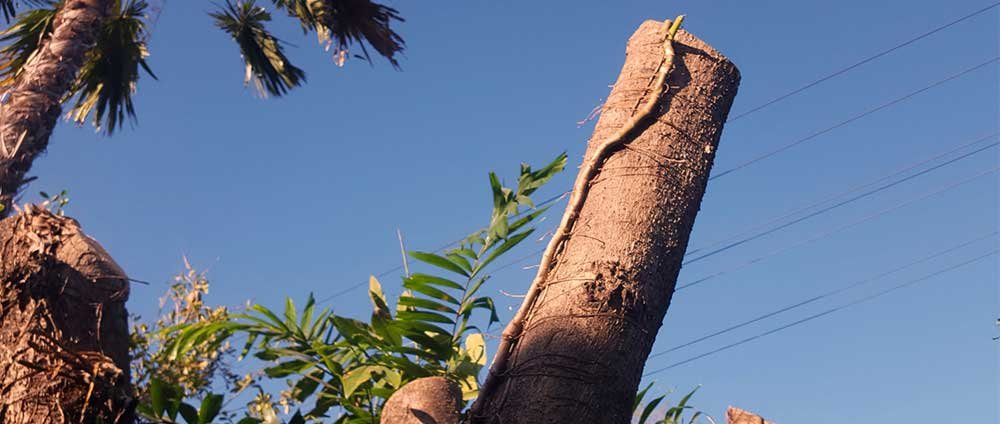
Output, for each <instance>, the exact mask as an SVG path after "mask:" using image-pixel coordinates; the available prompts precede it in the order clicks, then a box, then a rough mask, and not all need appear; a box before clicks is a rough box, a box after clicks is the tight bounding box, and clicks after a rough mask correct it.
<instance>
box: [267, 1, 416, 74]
mask: <svg viewBox="0 0 1000 424" xmlns="http://www.w3.org/2000/svg"><path fill="white" fill-rule="evenodd" d="M272 1H273V2H274V4H275V6H277V7H278V8H281V9H284V10H286V11H287V12H288V13H289V14H290V15H292V16H294V17H296V18H298V19H299V22H300V23H301V24H302V27H303V28H304V29H306V30H311V31H316V35H317V36H318V37H319V41H320V43H323V44H325V45H326V47H327V49H330V48H332V49H333V53H334V58H335V60H336V61H337V64H338V65H341V64H343V62H344V60H345V59H346V58H347V55H348V52H349V48H350V47H351V45H352V44H355V43H356V44H357V45H358V47H360V48H361V54H360V55H356V56H358V57H360V58H362V59H364V60H367V61H368V63H371V56H370V55H369V54H368V49H367V48H366V47H365V44H368V45H370V46H371V47H372V48H374V49H375V51H376V52H378V54H380V55H381V56H382V57H385V58H386V59H387V60H389V63H391V64H392V66H393V67H396V68H398V67H399V61H398V60H396V54H397V53H400V52H402V51H403V48H404V45H405V43H404V42H403V38H402V37H401V36H400V35H399V34H398V33H396V32H395V31H393V30H392V28H391V25H392V23H393V21H396V22H403V21H404V19H403V18H402V17H401V16H400V15H399V12H398V11H397V10H396V9H393V8H391V7H388V6H384V5H381V4H378V3H375V2H373V1H370V0H272Z"/></svg>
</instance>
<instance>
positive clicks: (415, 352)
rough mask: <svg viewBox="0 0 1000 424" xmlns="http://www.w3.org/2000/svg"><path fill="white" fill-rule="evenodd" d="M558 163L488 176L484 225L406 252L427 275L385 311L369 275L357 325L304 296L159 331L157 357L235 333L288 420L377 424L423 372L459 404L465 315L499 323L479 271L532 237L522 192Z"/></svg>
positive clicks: (468, 354)
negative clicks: (260, 366)
mask: <svg viewBox="0 0 1000 424" xmlns="http://www.w3.org/2000/svg"><path fill="white" fill-rule="evenodd" d="M565 163H566V156H565V155H560V156H559V157H558V158H556V160H554V161H553V162H552V163H550V164H549V165H548V166H546V167H544V168H542V169H541V170H538V171H532V170H531V168H530V167H528V166H526V165H525V166H522V168H521V175H520V178H519V179H518V185H517V187H516V188H507V187H503V186H502V185H501V184H500V183H499V179H498V178H497V177H496V175H495V174H490V183H491V187H492V191H493V211H492V214H491V219H490V224H489V226H488V227H486V228H484V229H481V230H479V231H476V232H474V233H473V234H472V235H470V236H469V237H468V238H466V239H465V240H464V241H463V242H462V243H460V245H459V246H458V247H455V248H452V249H450V250H447V251H446V252H444V253H443V254H435V253H429V252H412V253H411V254H410V256H412V257H413V258H414V259H416V260H417V261H419V262H421V263H423V265H424V266H425V267H427V268H428V269H431V270H434V272H429V273H414V274H411V275H408V276H406V277H405V278H404V279H403V287H404V292H403V293H402V295H400V296H399V298H398V299H397V301H396V305H395V307H390V306H389V305H390V302H389V300H388V299H387V297H386V296H385V294H384V291H383V290H382V286H381V284H380V283H379V282H378V280H376V279H375V278H374V277H373V278H371V279H370V281H369V290H368V296H369V299H370V300H371V303H372V313H371V316H370V318H369V319H368V320H367V321H362V320H357V319H352V318H349V317H344V316H340V315H337V314H335V313H333V312H331V311H330V310H329V309H328V308H324V309H322V310H320V309H319V308H318V305H317V304H316V302H315V301H314V300H313V298H312V296H310V297H309V298H308V299H307V300H306V302H305V304H304V305H303V306H302V307H301V308H299V307H297V306H296V305H295V303H294V302H293V301H292V300H291V299H289V300H287V301H286V303H285V306H284V309H283V310H282V311H281V312H280V313H279V312H275V311H272V310H271V309H268V308H266V307H264V306H261V305H253V306H251V307H250V308H249V311H248V312H247V313H244V314H238V315H232V316H230V317H229V319H225V320H219V321H207V322H200V323H186V324H180V325H176V326H173V327H170V328H167V329H166V330H164V332H163V333H164V337H168V338H169V339H170V340H171V342H170V343H169V346H168V348H167V349H166V350H165V352H166V355H167V359H169V360H179V359H181V358H183V357H184V356H186V355H187V354H188V352H189V351H190V350H191V349H194V348H195V347H197V346H206V345H219V344H221V343H225V342H227V341H228V340H230V339H232V338H233V337H236V336H242V337H245V338H246V339H245V341H244V343H243V349H242V352H241V357H242V356H245V355H251V354H252V355H253V356H254V357H255V358H257V359H258V360H262V361H266V362H267V363H268V364H269V365H268V366H267V367H266V368H264V370H263V372H264V374H265V375H266V376H267V377H269V378H273V379H285V380H286V381H287V383H288V387H289V389H288V390H286V391H285V392H284V393H282V396H281V400H280V401H279V404H281V405H282V406H285V407H295V408H296V409H297V412H296V415H295V416H293V421H294V420H295V417H301V419H302V420H311V421H315V420H319V419H323V418H327V417H331V418H332V417H333V416H335V418H333V422H336V423H354V422H377V421H378V417H379V414H380V411H381V409H382V406H383V405H384V403H385V401H386V400H387V399H388V398H389V396H391V395H392V393H394V392H395V391H396V390H397V389H399V388H400V387H402V386H403V385H405V384H406V383H408V382H410V381H412V380H414V379H417V378H421V377H428V376H445V377H447V378H451V379H453V380H454V381H456V382H458V383H459V384H460V385H461V387H462V389H463V395H464V398H465V399H466V400H469V399H472V398H474V397H475V396H476V394H477V392H478V389H479V381H478V375H479V372H480V370H481V369H482V368H483V367H484V366H485V364H486V359H487V358H486V349H485V337H484V335H483V332H484V329H483V328H480V327H479V326H477V325H475V324H474V323H476V322H478V321H476V320H474V318H476V317H478V316H482V318H481V320H483V321H485V325H486V328H489V326H490V325H492V324H493V323H496V322H497V321H498V319H499V318H498V317H497V312H496V307H495V305H494V303H493V300H492V299H491V298H490V297H489V296H483V295H481V294H480V290H481V289H482V287H483V285H484V284H485V283H486V281H487V280H488V279H489V275H487V274H486V273H485V269H486V267H487V266H488V265H490V264H491V263H493V262H494V261H495V260H496V259H497V258H499V257H500V256H501V255H503V254H504V253H506V252H508V251H510V249H512V248H513V247H515V246H516V245H518V244H519V243H520V242H521V241H523V240H524V239H525V238H527V237H528V235H530V234H531V233H532V231H533V229H532V228H529V224H531V223H532V222H533V221H534V220H535V219H536V218H538V217H539V216H540V215H541V213H542V212H543V211H542V210H531V209H532V208H533V204H532V203H531V200H530V195H531V194H532V193H533V192H534V191H535V190H537V189H538V188H539V187H540V186H542V185H543V184H544V183H545V182H547V181H548V180H549V179H551V178H552V176H553V175H555V174H556V173H558V172H559V171H561V170H562V169H563V168H564V167H565ZM477 311H478V312H479V313H480V314H477ZM267 401H268V402H270V400H269V399H267ZM255 410H256V411H258V412H253V411H255ZM268 411H273V405H260V406H259V407H257V408H256V409H255V408H251V416H253V417H254V418H256V419H261V420H263V419H265V418H268V417H266V416H265V415H266V413H268ZM272 413H273V412H272Z"/></svg>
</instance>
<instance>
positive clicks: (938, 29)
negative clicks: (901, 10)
mask: <svg viewBox="0 0 1000 424" xmlns="http://www.w3.org/2000/svg"><path fill="white" fill-rule="evenodd" d="M997 6H1000V2H996V3H993V4H991V5H989V6H986V7H984V8H982V9H979V10H977V11H975V12H972V13H969V14H968V15H965V16H962V17H961V18H958V19H955V20H953V21H951V22H948V23H945V24H944V25H941V26H939V27H936V28H934V29H932V30H930V31H927V32H925V33H922V34H919V35H917V36H915V37H913V38H910V39H908V40H906V41H903V42H902V43H899V44H896V45H895V46H892V47H889V48H888V49H885V50H882V51H880V52H878V53H875V54H873V55H871V56H868V57H866V58H864V59H861V60H860V61H857V62H855V63H852V64H850V65H847V66H845V67H843V68H840V69H838V70H836V71H834V72H831V73H829V74H827V75H824V76H822V77H820V78H817V79H816V80H813V81H812V82H809V83H808V84H805V85H803V86H801V87H799V88H796V89H794V90H792V91H789V92H787V93H784V94H781V95H779V96H777V97H775V98H773V99H771V100H768V101H766V102H764V103H762V104H759V105H757V106H754V107H752V108H750V109H748V110H746V111H744V112H741V113H739V114H737V115H736V116H734V117H732V118H729V120H728V121H727V122H733V121H735V120H737V119H741V118H744V117H746V116H748V115H752V114H753V113H755V112H758V111H760V110H762V109H765V108H767V107H769V106H771V105H774V104H775V103H778V102H781V101H782V100H785V99H787V98H789V97H792V96H794V95H796V94H799V93H801V92H803V91H806V90H808V89H810V88H813V87H815V86H817V85H820V84H822V83H824V82H826V81H829V80H831V79H833V78H836V77H838V76H840V75H843V74H845V73H847V72H849V71H851V70H853V69H855V68H858V67H860V66H862V65H864V64H867V63H869V62H871V61H874V60H875V59H878V58H880V57H882V56H885V55H887V54H889V53H892V52H894V51H896V50H899V49H901V48H903V47H906V46H909V45H910V44H913V43H916V42H917V41H920V40H923V39H924V38H927V37H930V36H931V35H934V34H937V33H938V32H941V31H944V30H945V29H948V28H950V27H952V26H954V25H957V24H959V23H961V22H963V21H966V20H968V19H970V18H972V17H975V16H978V15H981V14H983V13H986V12H988V11H990V10H991V9H993V8H995V7H997Z"/></svg>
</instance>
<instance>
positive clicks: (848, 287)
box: [649, 231, 997, 358]
mask: <svg viewBox="0 0 1000 424" xmlns="http://www.w3.org/2000/svg"><path fill="white" fill-rule="evenodd" d="M996 235H997V232H996V231H994V232H992V233H990V234H987V235H985V236H980V237H976V238H973V239H972V240H968V241H965V242H962V243H960V244H958V245H955V246H952V247H949V248H947V249H944V250H941V251H938V252H935V253H932V254H930V255H927V256H924V257H922V258H920V259H917V260H914V261H911V262H908V263H906V264H904V265H901V266H898V267H896V268H893V269H890V270H888V271H885V272H882V273H880V274H877V275H874V276H871V277H868V278H865V279H863V280H858V281H856V282H854V283H851V284H848V285H846V286H842V287H839V288H836V289H834V290H829V291H826V292H824V293H821V294H819V295H816V296H813V297H810V298H808V299H805V300H802V301H800V302H798V303H794V304H791V305H788V306H785V307H783V308H781V309H777V310H775V311H772V312H768V313H766V314H763V315H760V316H757V317H755V318H752V319H749V320H746V321H742V322H740V323H738V324H734V325H732V326H730V327H726V328H724V329H722V330H719V331H716V332H714V333H710V334H707V335H705V336H701V337H698V338H696V339H694V340H691V341H688V342H685V343H681V344H679V345H676V346H673V347H671V348H668V349H665V350H662V351H660V352H657V353H654V354H652V355H649V357H650V358H655V357H657V356H662V355H666V354H668V353H670V352H673V351H676V350H679V349H683V348H685V347H688V346H691V345H694V344H697V343H701V342H703V341H705V340H708V339H711V338H713V337H716V336H721V335H723V334H726V333H729V332H731V331H733V330H736V329H739V328H743V327H746V326H748V325H750V324H753V323H756V322H760V321H762V320H765V319H767V318H770V317H773V316H776V315H779V314H782V313H785V312H788V311H791V310H793V309H798V308H800V307H802V306H805V305H808V304H810V303H814V302H818V301H820V300H822V299H825V298H828V297H830V296H835V295H838V294H840V293H843V292H845V291H848V290H851V289H853V288H856V287H859V286H862V285H865V284H868V283H871V282H874V281H877V280H881V279H883V278H885V277H888V276H890V275H892V274H895V273H898V272H900V271H903V270H906V269H909V268H912V267H914V266H917V265H920V264H922V263H925V262H928V261H930V260H933V259H936V258H939V257H941V256H944V255H946V254H948V253H951V252H954V251H956V250H959V249H962V248H964V247H967V246H970V245H972V244H975V243H977V242H980V241H983V240H986V239H989V238H993V237H996Z"/></svg>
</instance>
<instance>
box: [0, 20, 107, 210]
mask: <svg viewBox="0 0 1000 424" xmlns="http://www.w3.org/2000/svg"><path fill="white" fill-rule="evenodd" d="M112 4H113V1H111V0H64V1H63V2H62V6H60V8H59V11H58V12H57V13H56V16H55V18H53V21H52V33H51V34H49V36H48V37H47V38H45V39H44V40H42V43H41V46H40V47H39V48H38V50H37V51H35V54H34V56H32V58H31V59H30V60H28V63H26V64H25V65H24V68H23V69H22V71H21V73H20V74H19V75H18V76H17V78H16V79H15V81H14V85H13V87H11V88H10V90H9V91H8V92H7V95H6V96H5V97H6V98H5V101H6V103H4V104H0V206H2V207H3V210H0V218H3V217H5V216H8V215H10V214H12V213H13V212H14V210H13V208H12V207H11V206H12V205H13V202H14V198H15V197H16V196H17V194H18V192H19V191H20V190H21V189H22V187H23V186H24V184H25V183H26V181H27V180H26V179H27V174H28V171H29V170H30V169H31V165H32V164H33V163H34V161H35V159H37V158H38V156H39V155H41V154H42V153H43V152H45V149H46V147H48V144H49V136H50V135H51V134H52V129H53V128H54V127H55V125H56V121H58V119H59V115H60V113H62V108H61V107H60V101H61V100H62V98H63V96H65V95H66V93H67V92H69V90H70V88H71V87H72V85H73V81H75V80H76V75H77V73H78V72H79V71H80V67H81V66H83V62H84V59H86V57H87V52H88V51H90V49H91V47H93V45H94V42H95V41H96V40H97V34H98V31H99V30H100V27H101V25H102V24H103V22H104V21H105V19H106V18H107V15H108V13H109V10H110V7H111V5H112Z"/></svg>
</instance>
